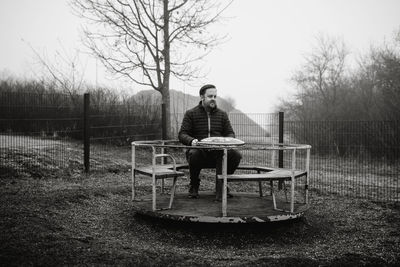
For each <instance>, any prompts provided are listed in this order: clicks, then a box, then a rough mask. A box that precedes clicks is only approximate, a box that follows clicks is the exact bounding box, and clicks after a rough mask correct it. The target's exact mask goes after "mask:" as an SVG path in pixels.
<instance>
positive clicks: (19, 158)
mask: <svg viewBox="0 0 400 267" xmlns="http://www.w3.org/2000/svg"><path fill="white" fill-rule="evenodd" d="M81 107H82V99H81V97H75V98H71V97H70V96H69V95H66V94H56V95H55V94H36V93H32V94H29V93H24V94H21V93H13V92H7V93H4V92H2V93H0V114H1V117H0V168H1V175H2V176H3V175H24V174H27V173H29V174H30V175H32V176H33V177H35V176H38V177H39V176H40V175H42V174H43V171H47V172H46V173H48V171H55V170H59V169H63V168H67V167H68V166H69V165H68V164H70V163H71V162H74V156H73V155H74V154H76V153H74V151H75V152H76V151H79V152H81V151H82V144H81V142H71V144H69V143H67V142H65V141H66V140H79V138H80V137H81V135H82V131H81V127H82V124H81V118H80V113H81ZM76 160H77V161H78V162H77V163H78V164H77V165H79V160H80V161H81V159H79V158H78V159H76Z"/></svg>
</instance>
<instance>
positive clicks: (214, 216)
mask: <svg viewBox="0 0 400 267" xmlns="http://www.w3.org/2000/svg"><path fill="white" fill-rule="evenodd" d="M199 194H200V196H199V198H197V199H191V198H188V196H187V193H176V194H175V198H174V203H173V206H172V208H171V209H163V208H167V207H168V205H169V201H170V195H169V194H157V207H158V208H160V209H157V210H155V211H153V209H152V195H148V196H144V197H141V198H138V199H136V200H134V201H133V202H132V205H133V208H134V210H135V211H136V212H137V213H138V214H141V215H145V216H151V217H156V218H161V219H166V220H175V221H185V222H200V223H265V222H273V221H286V220H292V219H297V218H300V217H301V216H303V214H304V212H305V211H306V210H307V209H308V205H306V204H303V203H296V204H295V209H294V211H293V212H288V210H290V203H289V202H286V201H279V200H277V206H278V207H279V208H280V209H283V210H286V211H279V210H275V209H274V206H273V201H272V197H271V196H263V197H260V196H259V194H258V193H239V192H236V193H235V192H232V195H233V198H229V199H228V203H227V215H226V216H222V211H221V201H217V200H216V199H215V192H211V191H201V192H199Z"/></svg>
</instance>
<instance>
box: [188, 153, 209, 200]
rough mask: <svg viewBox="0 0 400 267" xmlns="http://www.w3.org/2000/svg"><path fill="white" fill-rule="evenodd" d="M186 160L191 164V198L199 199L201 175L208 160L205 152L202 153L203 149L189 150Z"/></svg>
mask: <svg viewBox="0 0 400 267" xmlns="http://www.w3.org/2000/svg"><path fill="white" fill-rule="evenodd" d="M186 159H187V161H188V163H189V173H190V188H189V197H191V198H197V197H198V196H199V186H200V179H199V175H200V171H201V169H202V168H203V164H204V162H205V160H206V158H205V154H204V151H202V150H201V149H189V150H188V151H187V152H186Z"/></svg>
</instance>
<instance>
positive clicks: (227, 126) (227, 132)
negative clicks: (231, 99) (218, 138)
mask: <svg viewBox="0 0 400 267" xmlns="http://www.w3.org/2000/svg"><path fill="white" fill-rule="evenodd" d="M223 122H224V125H223V134H224V136H225V137H233V138H235V137H236V136H235V132H234V131H233V128H232V125H231V121H230V120H229V117H228V114H227V113H226V112H224V120H223Z"/></svg>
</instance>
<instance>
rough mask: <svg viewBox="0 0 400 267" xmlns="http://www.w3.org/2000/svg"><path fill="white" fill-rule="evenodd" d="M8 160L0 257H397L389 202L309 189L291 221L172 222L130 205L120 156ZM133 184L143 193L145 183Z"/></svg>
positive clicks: (42, 260)
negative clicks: (50, 162)
mask: <svg viewBox="0 0 400 267" xmlns="http://www.w3.org/2000/svg"><path fill="white" fill-rule="evenodd" d="M13 153H16V151H15V150H14V151H13ZM77 153H81V152H80V151H78V152H77ZM3 155H5V154H4V153H3ZM46 158H47V157H46V156H44V157H43V159H41V158H40V157H37V158H36V159H35V160H36V161H37V162H42V163H43V162H45V161H46ZM2 160H3V161H2V162H5V163H7V159H6V158H3V159H2ZM98 160H101V159H98ZM14 164H16V163H15V162H14ZM43 164H44V163H43ZM12 166H14V167H15V165H10V164H3V165H2V167H1V168H2V170H1V172H0V231H1V233H2V234H1V235H0V262H1V263H2V264H1V265H3V264H4V265H6V266H9V265H24V266H25V265H47V266H48V265H52V266H53V265H135V266H136V265H145V266H148V265H150V266H158V265H162V266H208V265H211V266H227V265H230V266H248V265H252V266H265V265H268V266H293V265H296V266H297V265H303V266H320V265H322V266H332V265H340V266H342V265H345V266H346V265H347V266H368V265H369V266H376V265H379V266H399V265H400V232H399V229H400V207H399V205H398V204H394V203H375V202H371V201H369V200H365V199H352V198H346V197H341V196H337V195H325V194H322V193H320V192H318V191H315V190H311V203H312V204H311V208H310V210H308V211H307V212H306V213H305V216H304V217H303V218H301V219H299V220H294V221H289V222H285V223H282V222H280V223H270V224H254V225H251V224H250V225H249V224H246V225H218V224H211V225H207V224H188V223H176V222H173V223H172V222H166V221H161V220H154V219H149V218H146V217H141V216H138V215H136V214H135V212H134V210H133V208H132V203H131V201H130V173H129V165H128V164H126V165H125V166H122V165H121V167H120V168H115V167H111V166H110V168H107V166H105V168H104V169H103V170H101V171H93V172H91V173H90V174H89V175H86V174H84V173H83V172H82V171H81V170H80V169H81V167H79V162H78V163H77V162H76V161H71V165H70V166H67V167H66V168H65V169H64V168H47V169H46V168H43V169H41V170H40V171H38V170H37V169H36V170H34V169H32V168H28V167H27V168H24V167H23V166H19V168H16V169H15V170H13V168H12ZM211 182H212V179H211V180H210V181H207V179H203V183H204V184H205V186H206V185H207V183H211ZM179 189H180V190H187V187H186V182H185V181H183V182H182V183H181V184H180V187H179ZM139 190H140V191H141V192H142V193H146V192H150V188H149V187H148V186H147V184H141V186H139Z"/></svg>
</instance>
